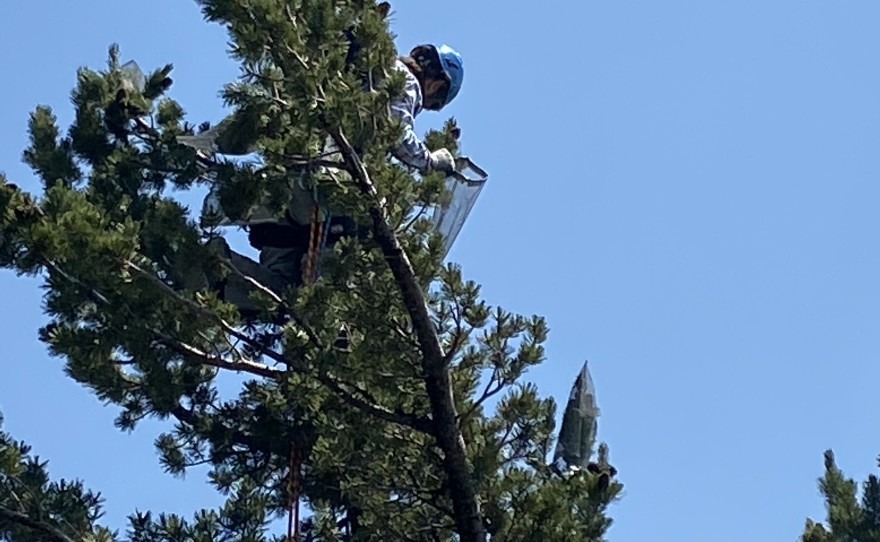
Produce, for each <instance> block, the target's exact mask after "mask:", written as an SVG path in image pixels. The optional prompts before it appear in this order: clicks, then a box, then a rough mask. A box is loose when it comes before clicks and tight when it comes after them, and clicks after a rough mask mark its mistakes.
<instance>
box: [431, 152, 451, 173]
mask: <svg viewBox="0 0 880 542" xmlns="http://www.w3.org/2000/svg"><path fill="white" fill-rule="evenodd" d="M428 169H429V170H430V171H442V172H444V173H452V172H453V171H455V157H454V156H452V153H451V152H449V151H448V150H446V149H440V150H436V151H434V152H432V153H431V160H430V162H429V164H428Z"/></svg>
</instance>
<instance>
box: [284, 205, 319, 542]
mask: <svg viewBox="0 0 880 542" xmlns="http://www.w3.org/2000/svg"><path fill="white" fill-rule="evenodd" d="M319 219H320V215H319V210H318V205H317V204H315V205H314V206H313V207H312V216H311V224H310V230H309V248H308V252H307V253H306V261H305V265H304V267H303V282H304V283H306V284H311V283H313V282H315V280H316V279H317V271H318V258H319V256H320V252H321V239H322V238H323V229H324V228H323V224H322V223H321V221H320V220H319ZM302 461H303V460H302V456H301V455H300V450H299V448H298V447H297V445H296V443H291V447H290V476H289V478H288V480H287V493H288V495H289V496H290V512H289V514H288V519H287V539H288V541H289V542H299V534H300V533H299V523H300V521H299V499H300V490H301V488H300V486H301V477H302V471H301V468H302Z"/></svg>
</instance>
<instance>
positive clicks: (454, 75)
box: [437, 45, 464, 105]
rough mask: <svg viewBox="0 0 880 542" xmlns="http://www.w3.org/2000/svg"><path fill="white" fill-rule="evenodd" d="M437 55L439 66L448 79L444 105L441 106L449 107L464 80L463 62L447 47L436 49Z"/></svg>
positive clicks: (454, 51) (456, 53)
mask: <svg viewBox="0 0 880 542" xmlns="http://www.w3.org/2000/svg"><path fill="white" fill-rule="evenodd" d="M437 53H438V54H439V55H440V65H441V66H442V67H443V72H444V73H446V75H447V77H449V92H448V93H447V94H446V103H444V104H443V105H449V103H450V102H452V100H454V99H455V97H456V96H458V92H459V91H460V90H461V83H462V81H463V80H464V62H463V61H462V59H461V55H460V54H458V52H457V51H456V50H455V49H453V48H452V47H450V46H448V45H441V46H440V47H437Z"/></svg>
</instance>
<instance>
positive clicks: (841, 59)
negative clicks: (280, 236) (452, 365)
mask: <svg viewBox="0 0 880 542" xmlns="http://www.w3.org/2000/svg"><path fill="white" fill-rule="evenodd" d="M515 6H519V7H515ZM395 7H396V18H395V25H394V29H395V31H396V32H397V33H398V35H399V41H398V43H399V46H400V48H401V49H404V50H406V49H408V48H409V47H410V46H411V45H413V44H416V43H419V42H423V41H434V40H438V41H446V42H448V43H450V44H451V45H453V46H455V47H456V48H458V49H460V51H461V52H462V53H463V55H464V57H465V62H466V66H467V76H466V78H465V88H464V90H463V92H462V93H461V95H460V97H459V98H458V100H457V101H456V103H455V104H454V105H453V106H452V107H451V108H450V111H449V112H450V114H452V115H455V116H456V117H457V118H458V119H459V122H460V124H461V126H462V128H463V141H464V150H465V151H466V152H467V153H468V154H470V155H471V156H472V157H474V159H475V160H476V161H477V162H478V163H479V164H480V165H482V166H483V167H485V168H486V169H487V170H488V171H489V172H490V174H491V180H490V185H489V186H488V187H487V189H486V190H485V191H484V192H483V194H482V196H481V200H480V201H479V203H478V204H477V207H476V208H475V210H474V213H473V215H472V217H471V220H470V221H469V223H468V225H467V226H466V228H465V230H464V231H463V233H462V235H461V236H460V237H459V240H458V242H457V245H456V248H455V250H454V251H453V254H452V257H453V258H454V259H455V260H457V261H459V262H461V263H462V264H463V265H464V267H465V270H466V272H467V275H468V276H469V277H471V278H474V279H476V280H477V281H479V282H481V283H483V284H484V294H485V296H486V297H487V299H488V300H489V301H490V302H492V303H500V304H503V305H504V306H505V307H506V308H509V309H512V310H516V311H519V312H522V313H525V314H531V313H539V314H542V315H545V316H546V317H547V318H548V320H549V324H550V326H551V328H552V332H551V336H550V341H549V344H548V358H549V359H548V361H547V363H546V364H545V365H544V366H542V367H541V368H539V369H538V370H535V371H533V372H532V373H531V375H530V376H531V378H532V379H533V380H534V381H536V382H537V383H538V384H539V385H540V387H541V389H542V390H543V391H544V392H545V393H547V394H552V395H553V396H555V397H557V398H558V399H560V400H564V399H565V396H566V394H567V391H568V386H569V384H570V382H571V379H572V378H573V377H574V376H575V374H576V372H577V370H578V368H579V366H580V364H581V363H582V361H583V360H584V359H589V360H590V364H591V368H592V373H593V377H594V380H595V382H596V386H597V388H598V395H599V401H600V406H601V408H602V410H603V416H602V418H601V420H600V437H601V438H602V439H603V440H606V441H607V442H608V443H609V445H610V446H611V453H612V459H613V460H614V462H615V464H616V465H617V466H618V467H619V469H620V476H621V480H622V481H623V482H624V483H625V484H626V494H625V496H624V499H623V500H622V501H621V502H620V503H619V504H618V505H616V506H614V507H613V509H612V511H611V512H612V515H613V517H614V518H615V520H616V524H615V526H614V527H613V528H612V530H611V532H610V539H611V540H612V541H619V542H635V541H641V540H676V541H703V540H712V541H717V542H726V541H731V542H733V541H736V542H739V541H742V540H749V541H767V542H770V541H780V540H795V539H796V537H797V536H798V535H799V534H800V532H801V529H802V525H803V522H804V519H805V517H806V516H807V515H812V516H814V517H816V516H822V515H823V509H822V503H821V501H820V498H819V496H818V494H817V490H816V477H818V476H819V475H821V472H822V451H823V450H824V449H825V448H826V447H833V448H834V449H835V450H836V452H837V454H838V458H839V460H840V463H841V465H842V466H843V467H844V468H845V469H846V470H847V471H848V472H849V473H850V474H852V475H854V476H857V477H859V478H860V479H861V478H862V477H864V476H865V475H866V474H867V473H868V472H871V471H873V470H874V468H875V458H876V457H877V455H878V453H880V423H878V422H880V398H878V396H877V393H876V390H877V383H878V382H880V363H878V355H880V287H878V277H880V251H878V248H880V246H878V245H880V242H878V238H877V231H878V230H880V214H878V213H877V202H878V200H880V188H878V181H880V153H878V152H877V149H878V146H880V134H878V129H877V126H878V120H880V75H878V71H877V69H876V58H877V51H880V34H878V33H877V30H876V21H877V20H878V19H880V4H878V3H877V2H876V1H868V0H858V1H857V0H852V1H849V2H828V1H819V0H797V1H794V0H778V1H775V2H767V1H766V0H762V1H757V0H750V1H740V2H719V1H690V2H685V1H681V0H667V1H664V2H656V1H652V2H648V1H643V2H638V1H632V0H630V1H617V2H562V1H559V0H549V1H545V2H541V3H534V4H532V3H525V2H523V3H514V2H473V1H470V0H448V1H447V2H445V3H444V4H442V6H441V5H440V4H437V3H432V2H427V3H423V2H398V3H397V5H396V6H395ZM440 7H442V9H439V8H440ZM3 27H4V30H3V32H2V33H0V50H2V51H4V54H3V57H2V58H3V60H2V63H0V65H2V71H3V73H4V78H3V79H4V82H3V85H2V89H3V90H2V100H0V121H2V124H0V130H2V132H0V141H2V146H0V169H3V170H5V172H6V173H7V174H8V175H9V176H10V177H11V178H12V179H14V180H17V181H19V182H20V183H22V184H23V185H25V186H27V187H29V188H31V189H33V188H36V185H35V184H34V182H33V180H32V178H31V177H30V173H29V171H28V170H27V169H26V168H25V167H24V166H23V165H22V164H21V162H20V153H21V151H22V149H23V148H24V147H25V145H26V135H25V128H26V122H27V116H28V113H29V112H30V111H31V110H32V109H33V108H34V107H35V106H36V105H37V104H49V105H52V106H53V107H55V108H56V109H57V111H58V114H59V116H60V117H61V119H62V122H63V123H64V124H65V125H66V124H67V123H68V122H69V121H70V115H71V106H70V103H69V100H68V93H69V91H70V89H71V88H72V87H73V85H74V77H75V70H76V68H77V67H78V66H80V65H89V66H92V67H98V68H100V67H102V66H103V63H104V61H105V57H106V51H107V46H108V45H109V44H110V43H111V42H114V41H116V42H119V43H120V44H121V46H122V51H123V54H124V56H125V57H126V58H131V57H134V58H136V59H137V60H138V62H139V63H140V64H141V65H142V66H144V67H145V68H153V67H158V66H160V65H162V64H164V63H166V62H173V63H174V64H175V66H176V70H175V73H174V77H175V80H176V84H175V86H174V87H173V95H174V96H175V97H176V98H177V99H179V100H180V101H181V102H182V104H183V105H184V107H186V108H187V110H188V112H189V113H190V115H191V119H192V120H193V121H194V122H201V121H204V120H213V121H216V120H218V119H219V118H221V117H222V115H223V111H222V107H221V103H220V100H219V99H218V98H217V92H218V90H219V89H220V87H221V85H222V84H223V83H225V82H227V81H228V80H230V79H231V78H233V77H235V76H236V74H237V71H236V67H235V65H234V64H233V63H232V61H230V60H228V58H227V56H226V53H225V49H226V35H225V33H224V31H223V30H222V29H220V28H219V27H217V26H213V25H208V24H206V23H204V22H202V20H201V17H200V13H199V11H198V9H197V7H196V5H195V4H194V3H192V2H186V1H171V0H157V1H154V2H151V3H150V4H149V7H144V4H141V3H135V2H130V1H129V2H119V1H116V0H113V1H111V0H90V1H89V2H68V1H62V0H51V1H47V0H43V1H33V2H20V3H17V4H16V7H15V9H14V10H13V9H12V8H7V9H5V10H4V13H3ZM445 117H446V115H442V116H439V115H436V114H430V113H426V114H425V115H423V116H422V117H421V118H420V119H419V121H418V123H419V128H420V129H422V130H424V129H428V128H431V127H434V126H438V125H439V123H440V122H441V121H442V120H443V119H445ZM37 285H38V283H37V282H36V281H33V280H26V279H20V278H16V277H14V276H13V275H12V274H11V273H9V272H3V273H2V274H0V291H2V292H3V293H4V295H5V299H4V302H3V305H4V306H5V307H6V308H7V310H4V311H2V312H0V340H2V344H4V345H5V350H4V355H3V362H2V363H3V369H2V373H0V374H2V377H0V409H2V410H3V411H4V412H5V414H6V417H7V422H6V423H7V428H8V430H10V431H12V432H13V433H14V434H15V435H17V436H18V437H19V438H25V439H27V440H28V441H30V442H31V443H33V444H34V446H35V447H36V450H37V451H38V452H39V453H40V454H42V455H43V456H44V457H45V458H46V459H49V460H50V461H51V463H50V465H51V467H52V470H53V472H54V474H55V475H63V476H66V477H73V476H81V477H83V478H85V479H86V480H87V482H88V483H89V485H90V486H91V487H93V488H95V489H98V490H101V491H103V492H104V493H105V495H106V497H107V498H108V500H109V503H108V520H109V521H110V522H111V523H114V524H119V523H120V521H121V518H123V517H124V515H125V514H127V513H128V512H130V511H131V510H133V509H135V508H140V509H154V510H168V511H177V512H183V513H187V514H188V513H189V512H190V511H191V510H193V509H195V508H198V507H201V506H211V505H213V504H215V503H217V502H218V500H217V497H216V496H214V495H213V493H212V491H211V490H210V488H208V487H207V486H205V485H204V484H203V482H202V478H200V474H199V473H195V474H194V475H192V476H190V477H189V478H188V479H187V481H185V482H181V481H178V480H174V479H172V478H170V477H168V476H166V475H164V474H163V473H162V472H161V469H160V467H159V465H158V462H157V460H156V457H155V453H154V451H153V449H152V447H151V443H152V441H153V439H154V438H155V437H156V435H157V434H158V432H159V431H160V429H161V426H160V425H159V424H155V423H151V424H145V425H143V426H142V427H141V428H140V429H139V430H137V431H136V432H135V433H134V434H131V435H125V434H121V433H119V432H117V431H116V430H115V429H114V428H113V427H112V424H111V420H112V418H113V416H114V413H115V411H114V410H113V409H110V408H104V407H102V406H101V405H99V404H98V402H97V401H96V400H95V399H94V398H93V397H92V396H91V395H90V394H89V393H88V392H87V391H86V390H84V389H81V388H79V387H78V386H77V385H75V384H74V383H73V382H72V381H70V380H68V379H66V377H64V376H63V374H62V371H61V360H56V359H47V356H46V353H45V348H44V347H43V346H42V345H41V344H40V343H39V342H38V341H37V340H36V331H37V328H38V327H39V326H40V325H41V324H42V323H44V322H45V318H44V317H43V316H42V314H41V310H40V292H39V290H38V288H37Z"/></svg>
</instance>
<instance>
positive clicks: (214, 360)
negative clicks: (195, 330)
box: [153, 329, 284, 379]
mask: <svg viewBox="0 0 880 542" xmlns="http://www.w3.org/2000/svg"><path fill="white" fill-rule="evenodd" d="M153 334H154V335H155V336H156V338H157V339H158V340H159V342H161V343H162V344H164V345H165V346H167V347H169V348H171V349H172V350H174V351H175V352H177V353H178V354H181V355H182V356H185V357H193V358H196V360H197V361H198V363H201V364H202V365H209V366H211V367H217V368H218V369H226V370H228V371H235V372H245V373H250V374H253V375H257V376H263V377H266V378H271V379H277V378H279V377H280V376H281V375H283V374H284V371H279V370H277V369H273V368H271V367H269V366H268V365H263V364H262V363H257V362H255V361H251V360H249V359H247V358H244V357H242V358H241V361H230V360H227V359H224V358H222V357H220V356H217V355H214V354H209V353H207V352H203V351H201V350H199V349H198V348H196V347H195V346H192V345H189V344H187V343H185V342H182V341H179V340H177V339H175V338H174V337H171V336H169V335H166V334H164V333H162V332H161V331H159V330H156V329H154V330H153Z"/></svg>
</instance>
